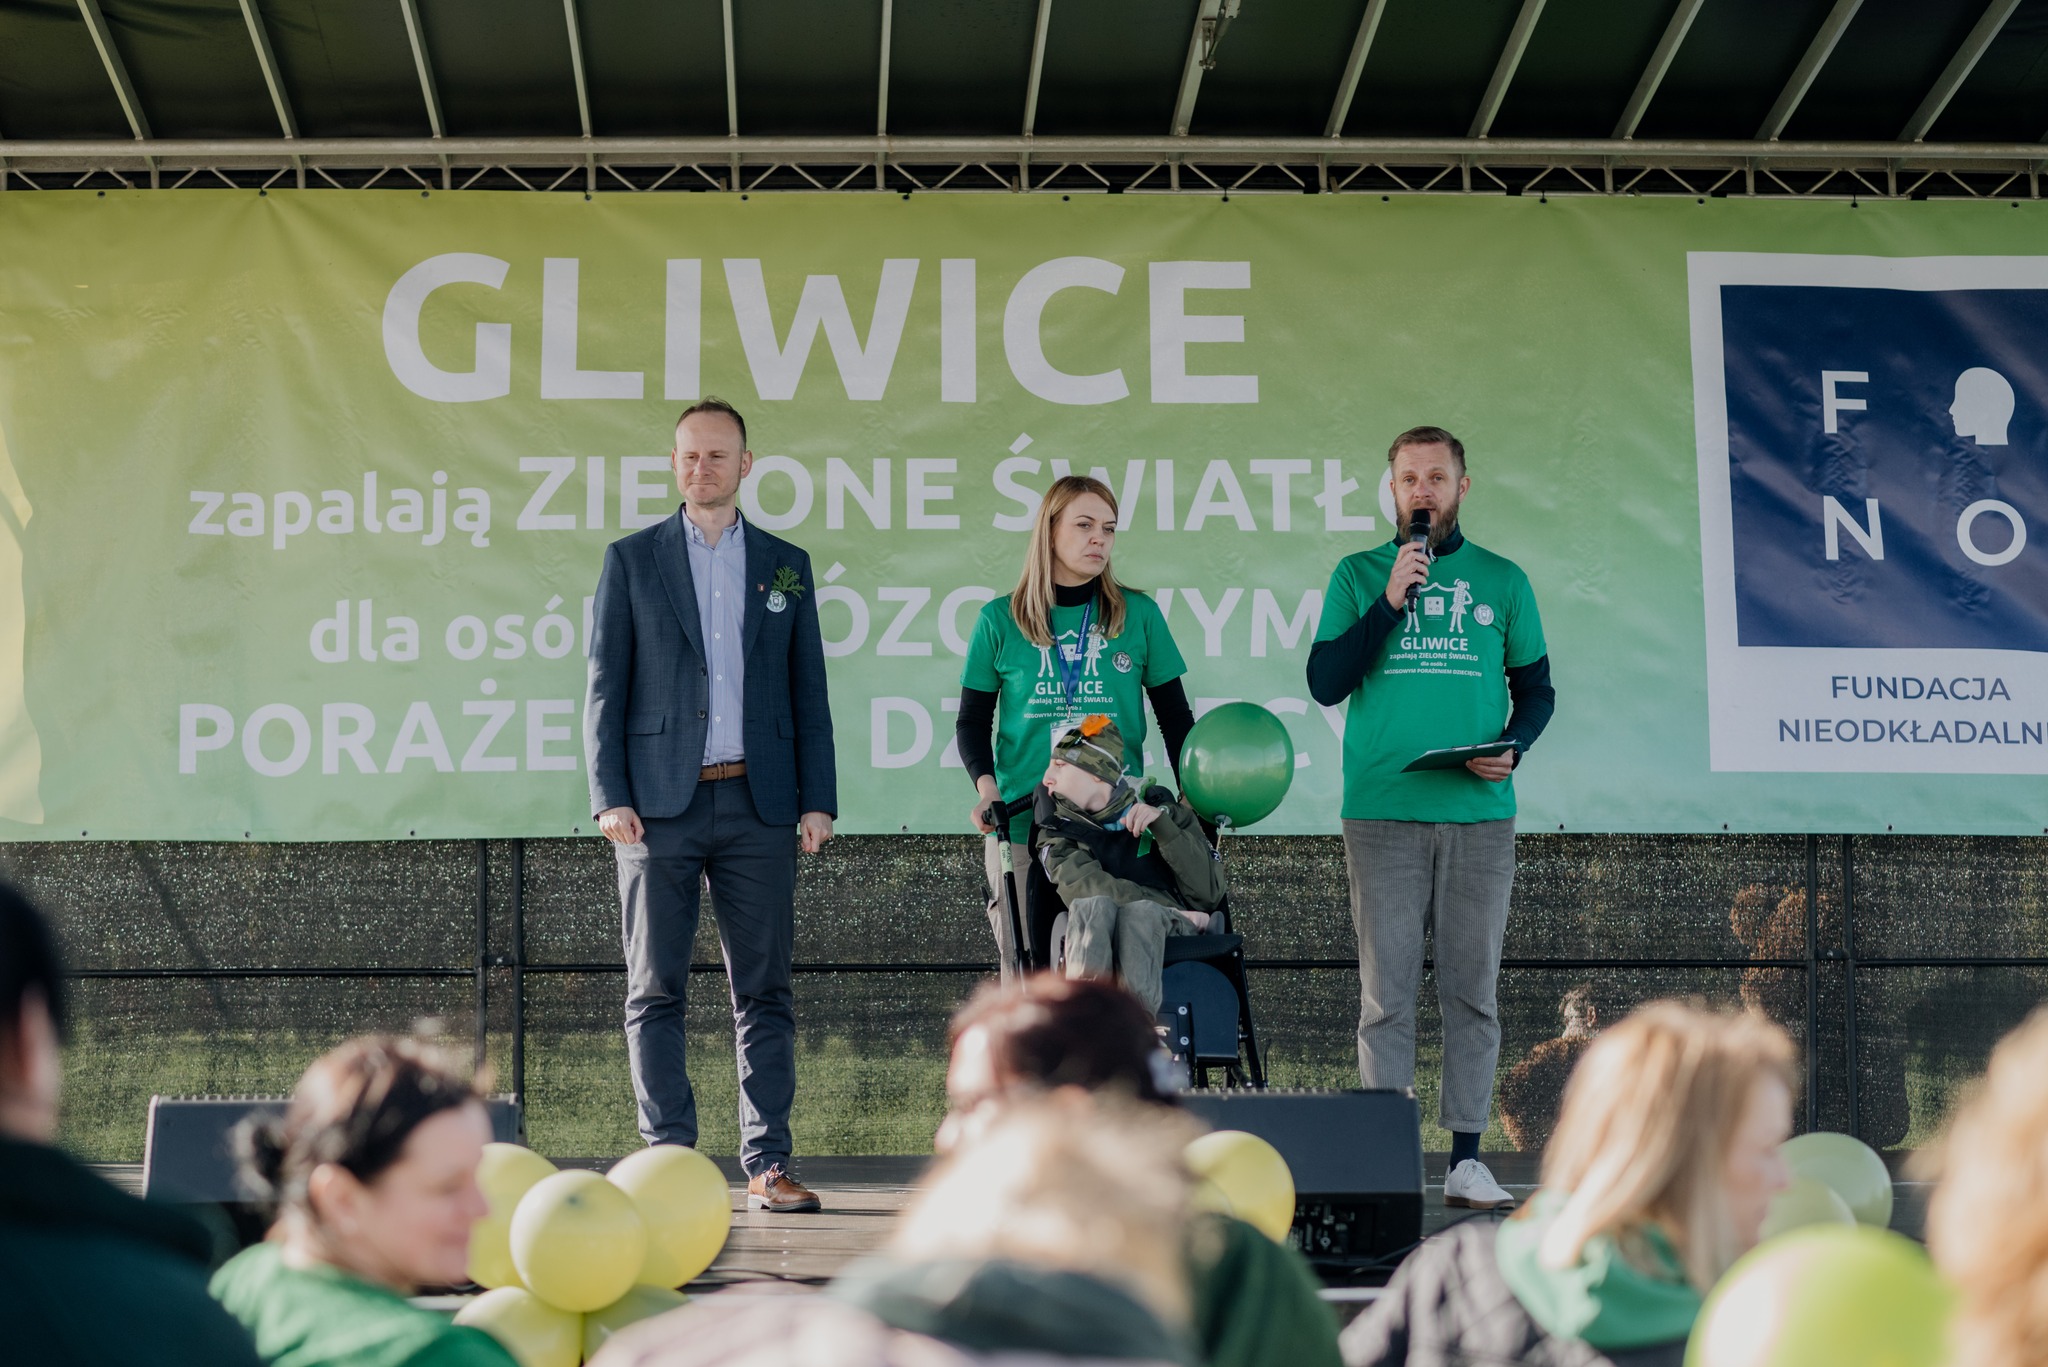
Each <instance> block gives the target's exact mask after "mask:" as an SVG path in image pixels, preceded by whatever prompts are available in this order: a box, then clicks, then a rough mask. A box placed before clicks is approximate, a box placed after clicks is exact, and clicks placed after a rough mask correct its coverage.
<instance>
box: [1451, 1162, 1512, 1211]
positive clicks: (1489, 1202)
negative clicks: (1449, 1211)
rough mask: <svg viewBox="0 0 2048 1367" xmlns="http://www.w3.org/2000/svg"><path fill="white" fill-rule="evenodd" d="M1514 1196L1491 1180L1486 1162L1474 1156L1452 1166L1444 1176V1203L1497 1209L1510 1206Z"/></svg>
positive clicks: (1482, 1208)
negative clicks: (1447, 1174) (1448, 1173)
mask: <svg viewBox="0 0 2048 1367" xmlns="http://www.w3.org/2000/svg"><path fill="white" fill-rule="evenodd" d="M1514 1203H1515V1198H1514V1197H1512V1196H1510V1195H1508V1194H1507V1192H1505V1191H1504V1190H1502V1189H1501V1185H1500V1183H1498V1182H1496V1181H1494V1180H1493V1174H1492V1173H1491V1172H1489V1171H1487V1168H1486V1164H1484V1163H1482V1162H1480V1161H1479V1160H1478V1159H1476V1158H1468V1159H1466V1160H1465V1161H1464V1162H1462V1163H1460V1164H1458V1166H1457V1167H1455V1168H1452V1169H1451V1171H1450V1175H1449V1176H1447V1177H1445V1178H1444V1204H1445V1205H1447V1206H1464V1207H1466V1208H1467V1209H1470V1210H1499V1209H1501V1208H1502V1207H1504V1206H1512V1205H1513V1204H1514Z"/></svg>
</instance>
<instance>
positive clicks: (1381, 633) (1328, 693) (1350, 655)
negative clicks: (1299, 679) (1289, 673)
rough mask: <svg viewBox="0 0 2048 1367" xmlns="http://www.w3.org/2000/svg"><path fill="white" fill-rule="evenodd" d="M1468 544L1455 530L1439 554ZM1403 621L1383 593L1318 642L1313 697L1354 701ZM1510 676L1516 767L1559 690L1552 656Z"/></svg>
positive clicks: (1507, 733)
mask: <svg viewBox="0 0 2048 1367" xmlns="http://www.w3.org/2000/svg"><path fill="white" fill-rule="evenodd" d="M1464 544H1465V534H1464V533H1463V532H1460V531H1457V530H1456V529H1453V530H1452V532H1451V534H1450V536H1449V537H1448V538H1446V539H1445V541H1444V543H1443V545H1441V546H1439V547H1437V553H1438V554H1439V555H1448V554H1449V553H1450V552H1452V551H1455V550H1457V549H1458V547H1460V546H1462V545H1464ZM1400 623H1401V614H1400V613H1399V612H1398V611H1396V610H1395V609H1394V607H1393V606H1392V605H1391V604H1389V603H1388V602H1387V596H1386V595H1385V594H1380V595H1378V596H1376V597H1375V598H1374V599H1373V600H1372V606H1371V607H1370V608H1368V609H1366V611H1365V615H1364V616H1362V617H1360V618H1359V619H1358V620H1357V621H1356V622H1353V623H1352V624H1351V626H1350V628H1349V629H1347V630H1346V631H1345V632H1344V634H1343V635H1341V636H1336V637H1333V638H1331V639H1330V640H1327V641H1317V642H1316V643H1315V644H1314V645H1313V646H1311V647H1310V648H1309V652H1308V691H1309V696H1310V697H1312V698H1314V699H1315V700H1316V701H1317V702H1319V703H1321V704H1322V705H1323V706H1325V707H1335V706H1336V705H1337V704H1338V703H1340V702H1342V701H1343V700H1344V699H1346V698H1348V697H1350V696H1351V694H1352V693H1354V692H1355V691H1357V688H1358V686H1359V685H1360V684H1362V683H1364V682H1365V676H1366V675H1367V674H1369V673H1371V672H1372V667H1373V665H1374V663H1375V662H1376V661H1378V659H1379V658H1380V652H1381V651H1382V650H1384V649H1385V648H1386V644H1387V637H1389V636H1391V635H1393V634H1394V628H1395V627H1397V626H1399V625H1400ZM1507 676H1508V700H1509V702H1510V704H1511V706H1510V708H1509V711H1508V721H1507V725H1506V726H1504V727H1502V728H1501V733H1500V738H1501V739H1502V740H1511V741H1513V742H1514V743H1515V763H1517V764H1520V763H1521V762H1522V755H1523V753H1524V752H1525V751H1527V750H1528V748H1529V747H1530V746H1532V745H1534V744H1535V743H1536V738H1537V737H1538V736H1540V735H1542V734H1543V728H1544V727H1546V726H1548V725H1549V724H1550V718H1551V715H1552V714H1553V713H1554V712H1556V711H1557V689H1556V688H1555V687H1553V686H1552V685H1551V682H1550V657H1549V656H1548V655H1545V656H1543V657H1542V658H1541V659H1537V660H1532V661H1530V662H1529V663H1528V664H1525V665H1520V666H1510V667H1509V668H1508V670H1507Z"/></svg>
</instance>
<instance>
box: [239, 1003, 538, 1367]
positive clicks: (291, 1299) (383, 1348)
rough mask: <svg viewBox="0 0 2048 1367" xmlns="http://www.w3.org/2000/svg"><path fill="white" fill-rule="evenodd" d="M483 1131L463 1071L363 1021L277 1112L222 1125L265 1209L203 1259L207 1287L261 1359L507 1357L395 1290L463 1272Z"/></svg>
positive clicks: (365, 1364)
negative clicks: (255, 1238)
mask: <svg viewBox="0 0 2048 1367" xmlns="http://www.w3.org/2000/svg"><path fill="white" fill-rule="evenodd" d="M490 1139H491V1123H490V1117H489V1116H488V1115H487V1114H486V1113H485V1111H484V1105H483V1100H482V1098H481V1097H480V1096H479V1095H478V1094H477V1090H476V1088H475V1086H474V1085H473V1084H472V1083H470V1082H469V1081H468V1080H467V1079H465V1078H463V1077H461V1076H460V1075H458V1074H457V1073H456V1072H455V1071H454V1070H453V1069H451V1068H450V1067H448V1066H447V1065H445V1064H444V1063H442V1062H441V1061H440V1060H438V1059H436V1058H435V1057H434V1056H433V1055H432V1054H431V1053H430V1052H429V1051H428V1050H427V1049H425V1048H423V1047H422V1046H420V1045H418V1044H415V1043H414V1042H412V1041H410V1040H401V1039H394V1038H391V1037H388V1036H374V1035H373V1036H367V1037H365V1038H362V1039H356V1040H351V1041H349V1042H348V1043H346V1044H344V1045H341V1046H340V1047H338V1048H336V1049H334V1050H332V1051H331V1052H329V1053H327V1054H325V1055H323V1056H322V1057H321V1058H319V1059H318V1060H317V1061H315V1062H314V1064H313V1066H312V1067H310V1068H308V1069H307V1070H306V1075H305V1076H304V1077H302V1078H300V1079H299V1085H298V1088H297V1089H296V1090H295V1091H294V1092H293V1093H292V1100H291V1105H290V1106H289V1107H288V1108H287V1109H286V1111H285V1113H284V1116H283V1117H282V1119H278V1120H270V1121H265V1122H255V1123H248V1122H245V1123H244V1125H243V1127H242V1128H241V1130H240V1131H238V1133H237V1135H236V1148H237V1153H238V1156H239V1158H240V1160H241V1171H242V1179H243V1182H244V1184H245V1185H247V1186H248V1188H249V1189H250V1192H251V1194H252V1195H255V1196H257V1197H259V1198H260V1199H262V1200H264V1201H266V1202H268V1203H270V1204H272V1205H274V1206H275V1207H276V1209H277V1221H276V1223H275V1224H274V1225H273V1226H272V1227H271V1230H270V1235H269V1237H268V1239H266V1240H265V1241H264V1242H263V1243H260V1244H257V1245H256V1246H255V1247H253V1248H248V1249H244V1250H243V1251H242V1252H241V1253H240V1254H238V1255H237V1256H236V1257H234V1258H233V1259H231V1260H230V1261H229V1262H228V1263H227V1265H226V1266H224V1267H222V1268H221V1269H220V1271H219V1272H217V1273H215V1274H214V1278H213V1285H212V1291H213V1294H214V1296H215V1297H216V1298H217V1299H218V1300H219V1301H220V1302H221V1304H222V1305H224V1306H226V1307H227V1309H228V1312H229V1313H230V1314H232V1315H233V1316H234V1317H235V1318H236V1319H238V1320H240V1321H241V1322H242V1323H243V1325H244V1326H246V1327H247V1328H248V1330H249V1332H250V1333H251V1334H252V1335H253V1336H254V1337H255V1340H256V1349H257V1351H258V1352H259V1353H261V1354H262V1355H263V1357H264V1359H265V1360H266V1361H268V1362H270V1363H271V1364H273V1367H515V1364H514V1362H513V1359H512V1357H511V1355H510V1354H508V1353H507V1352H506V1351H505V1350H504V1349H503V1348H501V1347H499V1346H498V1343H497V1341H496V1340H495V1339H493V1338H491V1337H490V1336H489V1335H488V1334H485V1333H484V1332H482V1331H481V1330H478V1329H471V1328H467V1327H464V1326H461V1325H456V1324H453V1323H450V1322H449V1321H448V1320H446V1319H444V1318H443V1317H441V1316H439V1315H436V1314H433V1313H432V1312H430V1311H426V1310H421V1309H418V1308H416V1307H414V1306H412V1305H408V1304H407V1303H406V1301H405V1297H407V1296H409V1295H412V1294H413V1293H414V1292H416V1291H417V1290H418V1289H419V1288H420V1287H422V1286H453V1285H459V1284H461V1283H463V1282H466V1281H468V1280H469V1272H468V1267H469V1232H470V1227H471V1226H472V1225H474V1224H475V1223H476V1222H477V1221H478V1220H481V1219H482V1218H483V1217H484V1216H485V1215H486V1214H487V1213H488V1208H487V1206H486V1205H485V1203H484V1197H483V1193H482V1192H481V1191H480V1190H479V1189H478V1188H477V1184H476V1170H477V1164H478V1163H479V1162H480V1161H481V1160H482V1158H483V1150H484V1145H485V1144H487V1143H489V1142H490Z"/></svg>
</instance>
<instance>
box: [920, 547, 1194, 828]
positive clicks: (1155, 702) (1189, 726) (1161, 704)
mask: <svg viewBox="0 0 2048 1367" xmlns="http://www.w3.org/2000/svg"><path fill="white" fill-rule="evenodd" d="M1098 583H1099V581H1098V580H1095V579H1090V580H1089V581H1088V582H1087V583H1085V584H1076V585H1073V586H1072V587H1067V586H1064V585H1055V586H1054V588H1053V601H1054V602H1055V603H1056V604H1058V605H1059V606H1060V607H1063V608H1077V607H1080V606H1081V605H1082V604H1083V603H1086V602H1087V601H1088V600H1089V599H1091V598H1093V597H1094V596H1095V590H1096V587H1097V584H1098ZM998 696H999V695H997V694H995V693H992V692H989V691H988V690H986V689H981V688H964V687H963V688H962V689H961V690H960V713H959V717H958V719H957V720H955V721H954V723H953V739H954V742H955V744H956V746H957V748H958V749H959V751H960V762H961V763H962V764H964V765H966V766H967V776H968V777H969V778H970V779H973V780H974V781H975V782H976V783H980V782H981V776H982V775H983V774H988V775H991V776H993V775H994V774H995V771H996V748H995V739H994V738H995V728H996V699H997V697H998ZM1145 697H1146V698H1147V699H1148V700H1150V702H1151V703H1152V715H1153V717H1154V718H1155V719H1156V720H1157V721H1158V723H1159V739H1160V741H1161V743H1162V744H1164V745H1165V746H1166V761H1167V763H1168V764H1171V765H1172V766H1173V776H1174V778H1176V779H1178V778H1179V777H1180V747H1181V742H1183V741H1185V740H1186V739H1187V738H1188V732H1189V731H1191V730H1193V729H1194V725H1195V709H1194V708H1193V707H1192V706H1190V705H1189V703H1188V694H1187V690H1186V689H1185V688H1183V687H1181V682H1180V680H1179V679H1168V680H1167V681H1166V682H1165V683H1163V684H1159V685H1157V686H1156V687H1153V688H1148V689H1146V690H1145ZM1006 796H1022V795H1021V794H1008V795H1006Z"/></svg>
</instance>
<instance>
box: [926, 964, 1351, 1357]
mask: <svg viewBox="0 0 2048 1367" xmlns="http://www.w3.org/2000/svg"><path fill="white" fill-rule="evenodd" d="M952 1035H953V1053H952V1062H951V1065H950V1067H949V1069H948V1071H947V1074H946V1091H947V1099H948V1103H949V1110H948V1114H947V1116H946V1120H945V1123H944V1124H943V1125H942V1126H941V1127H940V1130H939V1135H938V1146H939V1148H940V1150H941V1152H944V1151H947V1150H949V1149H953V1148H957V1147H960V1146H963V1145H964V1144H966V1143H967V1142H969V1140H971V1138H972V1137H973V1136H974V1135H976V1134H977V1133H978V1132H979V1131H980V1130H981V1129H982V1128H983V1127H984V1126H986V1125H988V1124H989V1123H991V1120H992V1118H993V1117H997V1116H1000V1115H1001V1114H1002V1113H1003V1112H1004V1111H1005V1109H1007V1108H1008V1107H1009V1106H1011V1105H1013V1104H1015V1103H1017V1102H1018V1101H1019V1100H1020V1099H1028V1098H1031V1097H1033V1096H1037V1095H1040V1094H1043V1093H1046V1092H1054V1091H1059V1090H1062V1089H1068V1088H1071V1089H1075V1090H1077V1091H1082V1092H1094V1093H1101V1094H1105V1095H1108V1096H1112V1097H1117V1098H1121V1099H1126V1100H1134V1101H1137V1102H1140V1103H1145V1110H1146V1111H1150V1112H1153V1113H1160V1112H1165V1113H1168V1114H1170V1111H1171V1108H1172V1107H1173V1100H1172V1094H1171V1086H1172V1084H1171V1081H1170V1076H1171V1068H1170V1066H1169V1061H1168V1059H1167V1057H1166V1055H1165V1054H1164V1052H1162V1051H1161V1050H1160V1048H1159V1040H1158V1035H1157V1033H1156V1032H1155V1031H1154V1030H1153V1026H1152V1020H1151V1017H1150V1016H1149V1015H1148V1014H1147V1013H1146V1011H1145V1008H1144V1007H1143V1006H1141V1005H1139V1003H1138V1001H1137V999H1136V998H1135V997H1133V996H1131V994H1130V993H1128V992H1126V991H1124V990H1123V989H1122V988H1119V987H1117V986H1115V985H1114V984H1112V983H1107V982H1102V981H1099V980H1089V979H1073V978H1061V977H1057V976H1054V975H1052V974H1040V975H1037V976H1034V977H1031V978H1028V979H1025V980H1024V981H1023V982H1022V983H1021V984H1018V985H1012V986H1009V987H1003V986H1000V985H997V984H990V985H989V986H988V987H985V988H983V989H982V990H981V991H980V992H979V993H977V994H976V995H975V996H974V997H973V998H971V999H970V1000H969V1001H968V1003H967V1004H966V1005H965V1006H964V1007H962V1008H961V1010H960V1011H959V1013H958V1014H956V1015H955V1016H954V1017H953V1029H952ZM1162 1118H1164V1117H1162ZM1185 1252H1186V1256H1187V1262H1188V1276H1189V1281H1190V1294H1191V1304H1192V1309H1191V1314H1192V1317H1193V1320H1192V1323H1193V1327H1194V1335H1195V1342H1196V1345H1197V1347H1198V1349H1199V1350H1200V1353H1201V1355H1202V1358H1203V1360H1204V1361H1205V1362H1207V1363H1208V1364H1210V1367H1319V1365H1321V1364H1331V1365H1334V1364H1335V1363H1336V1362H1337V1360H1338V1358H1337V1321H1336V1317H1335V1316H1334V1315H1333V1314H1332V1313H1331V1312H1330V1310H1329V1308H1328V1307H1327V1306H1325V1305H1324V1304H1323V1303H1322V1301H1321V1299H1320V1298H1319V1297H1318V1296H1317V1295H1316V1290H1317V1282H1316V1280H1315V1276H1314V1274H1313V1273H1312V1272H1310V1270H1309V1267H1308V1264H1307V1262H1306V1261H1305V1260H1303V1258H1302V1257H1301V1255H1300V1254H1299V1253H1297V1252H1295V1251H1294V1250H1293V1249H1290V1248H1285V1247H1282V1246H1281V1245H1279V1244H1276V1243H1274V1242H1273V1241H1272V1240H1271V1239H1269V1238H1267V1237H1266V1236H1265V1235H1264V1234H1261V1233H1260V1232H1259V1231H1258V1230H1256V1229H1254V1228H1252V1226H1250V1225H1248V1224H1246V1223H1245V1222H1244V1221H1242V1220H1237V1219H1232V1218H1230V1217H1228V1216H1222V1215H1213V1214H1200V1215H1197V1216H1195V1217H1194V1218H1192V1219H1191V1220H1190V1221H1189V1223H1188V1228H1187V1244H1186V1249H1185Z"/></svg>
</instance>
